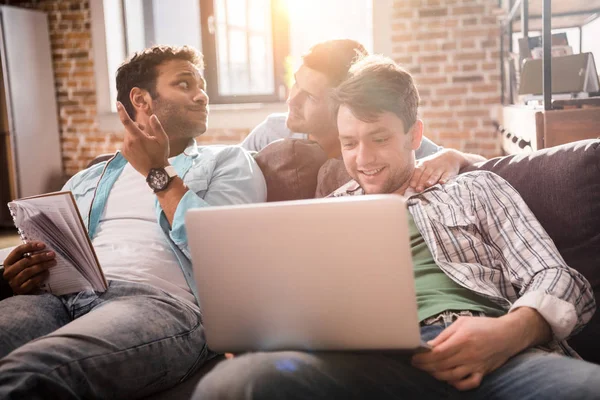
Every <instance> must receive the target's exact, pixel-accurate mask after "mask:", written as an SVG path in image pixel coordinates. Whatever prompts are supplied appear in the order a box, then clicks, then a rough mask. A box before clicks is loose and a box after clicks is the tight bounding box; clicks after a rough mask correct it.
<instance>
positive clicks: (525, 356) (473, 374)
mask: <svg viewBox="0 0 600 400" xmlns="http://www.w3.org/2000/svg"><path fill="white" fill-rule="evenodd" d="M334 102H335V104H337V106H338V109H339V110H338V111H337V122H338V127H339V132H340V141H341V144H342V155H343V158H344V164H345V166H346V169H347V170H348V172H349V174H350V175H351V176H352V178H353V179H354V182H351V183H349V184H347V185H345V186H344V187H342V188H340V189H339V190H338V191H336V192H334V196H347V195H362V194H396V195H399V196H404V197H405V198H406V205H407V210H406V212H407V216H408V221H409V223H408V231H409V241H410V246H411V251H412V259H413V269H414V275H415V289H416V290H415V292H416V300H417V305H418V315H419V320H420V325H421V338H422V339H423V340H424V341H426V342H428V343H429V345H430V346H431V347H432V349H431V351H428V352H425V353H420V354H417V355H414V356H412V357H411V358H410V357H405V356H402V355H399V354H398V353H393V352H385V351H381V352H363V353H360V352H292V351H289V352H272V353H260V352H259V353H251V354H245V355H240V356H236V357H234V358H233V359H230V360H226V361H223V362H222V363H221V364H219V365H217V367H215V368H214V369H213V370H212V371H211V372H209V373H208V375H206V376H205V377H204V378H203V379H202V380H201V381H200V384H199V386H198V388H197V391H196V393H195V396H196V397H195V399H203V400H211V399H220V400H223V399H270V400H272V399H390V400H391V399H414V398H424V399H437V398H450V399H482V400H487V399H506V400H512V399H530V400H538V399H561V400H562V399H573V400H580V399H598V398H599V396H600V366H599V365H595V364H592V363H588V362H585V361H582V360H580V359H578V358H577V355H576V354H575V353H574V352H573V351H572V350H571V349H570V348H569V347H568V345H567V344H566V342H565V340H566V339H567V338H568V337H569V336H571V335H573V334H574V333H576V332H577V331H579V330H580V329H581V328H583V326H584V325H585V324H586V323H587V322H588V321H589V320H590V318H591V317H592V315H593V314H594V311H595V308H596V307H595V301H594V296H593V292H592V290H591V287H590V284H589V282H588V281H587V280H586V279H585V278H584V277H583V276H582V275H581V274H580V273H579V272H577V271H576V270H574V269H571V268H569V267H568V266H567V265H566V264H565V262H564V260H563V259H562V257H561V256H560V254H559V252H558V250H557V249H556V246H555V245H554V243H553V242H552V240H551V239H550V237H549V236H548V234H547V233H546V232H545V231H544V229H543V228H542V226H541V225H540V223H539V222H538V221H537V220H536V219H535V217H534V215H533V214H532V212H531V211H530V210H529V209H528V207H527V205H526V204H525V202H524V201H523V199H522V198H521V197H520V196H519V194H518V193H517V192H516V190H515V189H514V188H512V186H510V185H509V184H508V183H507V182H506V181H505V180H503V179H502V178H500V177H499V176H497V175H495V174H493V173H491V172H487V171H477V172H472V173H467V174H462V175H459V176H457V177H455V178H453V179H451V180H450V181H449V182H448V183H446V184H445V185H435V186H433V187H431V188H428V189H426V190H425V191H423V192H421V193H415V192H414V191H412V190H411V189H410V185H409V182H410V178H411V175H412V173H413V172H414V168H415V155H414V152H415V150H416V149H417V148H418V147H419V144H420V141H421V137H422V133H423V124H422V122H421V121H420V120H418V119H417V109H418V103H419V95H418V92H417V89H416V87H415V85H414V82H413V80H412V77H411V76H410V74H409V73H407V72H406V71H404V70H403V69H402V68H400V67H398V66H397V65H396V64H395V63H394V62H393V61H391V60H389V59H385V58H383V57H370V58H366V59H364V60H362V61H359V62H358V63H356V64H355V65H353V67H352V69H351V76H350V78H349V79H348V80H346V81H345V82H344V83H342V84H341V85H340V87H339V88H338V89H337V90H336V91H335V92H334ZM355 229H360V226H356V227H355ZM374 240H375V238H374ZM365 245H368V244H364V243H348V244H347V246H346V248H344V249H340V251H360V248H361V246H365ZM348 249H351V250H348ZM284 267H285V266H283V268H284ZM365 268H371V269H372V268H373V266H369V265H365ZM399 268H400V266H399ZM377 328H378V327H373V329H377ZM569 356H571V357H569Z"/></svg>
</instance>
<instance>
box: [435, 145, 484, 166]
mask: <svg viewBox="0 0 600 400" xmlns="http://www.w3.org/2000/svg"><path fill="white" fill-rule="evenodd" d="M443 151H448V152H449V153H451V154H452V156H453V157H454V158H455V159H456V160H457V163H458V165H459V168H460V169H461V170H462V169H463V168H466V167H469V166H471V165H473V164H475V163H478V162H481V161H486V160H487V159H486V158H485V157H483V156H480V155H478V154H472V153H463V152H462V151H458V150H455V149H445V150H443Z"/></svg>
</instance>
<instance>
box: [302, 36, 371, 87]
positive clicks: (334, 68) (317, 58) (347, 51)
mask: <svg viewBox="0 0 600 400" xmlns="http://www.w3.org/2000/svg"><path fill="white" fill-rule="evenodd" d="M367 54H368V52H367V50H366V49H365V47H364V46H363V45H362V44H360V43H359V42H357V41H356V40H351V39H335V40H327V41H325V42H321V43H317V44H315V45H314V46H312V47H311V48H310V50H309V51H308V53H306V54H305V55H304V56H302V62H303V63H304V65H306V66H307V67H308V68H311V69H314V70H316V71H319V72H322V73H323V74H325V75H326V76H327V78H328V79H329V82H330V83H331V86H333V87H336V86H337V85H339V84H340V83H342V81H343V80H344V79H346V76H347V75H348V70H349V69H350V66H351V65H352V63H353V62H354V61H356V60H357V59H358V58H360V57H364V56H366V55H367Z"/></svg>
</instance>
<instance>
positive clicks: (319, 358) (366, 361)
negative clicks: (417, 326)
mask: <svg viewBox="0 0 600 400" xmlns="http://www.w3.org/2000/svg"><path fill="white" fill-rule="evenodd" d="M424 329H426V330H432V329H433V330H436V332H434V334H430V335H427V334H425V332H423V337H424V338H425V339H431V338H433V337H435V336H437V334H439V332H441V330H442V329H443V327H427V328H424ZM456 393H457V392H456V390H454V389H453V388H452V387H450V386H449V385H447V384H446V383H443V382H440V381H437V380H436V379H435V378H433V377H432V376H431V375H429V374H427V373H425V372H422V371H420V370H417V369H416V368H412V367H411V366H410V358H409V357H408V356H406V355H400V354H390V353H388V354H384V353H350V352H335V353H333V352H332V353H302V352H276V353H253V354H246V355H242V356H237V357H235V358H233V359H231V360H226V361H223V362H221V363H220V364H219V365H217V366H216V367H215V369H213V370H212V371H211V372H209V373H208V374H207V375H206V376H205V377H204V378H202V380H201V381H200V383H199V385H198V387H197V388H196V392H195V394H194V399H198V400H199V399H203V400H204V399H207V400H211V399H363V398H364V399H398V398H403V396H404V398H417V396H421V397H423V398H450V397H451V396H453V395H455V394H456Z"/></svg>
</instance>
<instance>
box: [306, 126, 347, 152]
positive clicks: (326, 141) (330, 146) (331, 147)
mask: <svg viewBox="0 0 600 400" xmlns="http://www.w3.org/2000/svg"><path fill="white" fill-rule="evenodd" d="M308 138H309V139H310V140H313V141H315V142H317V143H319V146H321V148H322V149H323V150H324V151H325V154H327V158H341V157H342V150H341V144H340V140H339V139H338V134H337V132H336V133H335V135H324V136H323V137H321V138H319V139H317V138H315V137H314V136H313V135H308Z"/></svg>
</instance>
